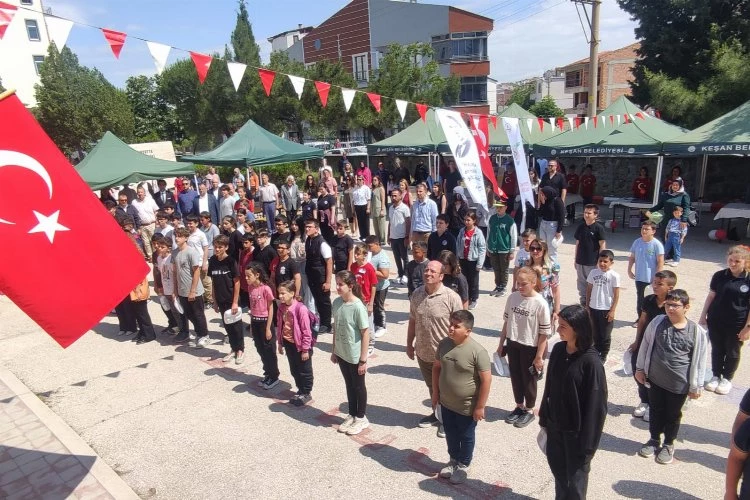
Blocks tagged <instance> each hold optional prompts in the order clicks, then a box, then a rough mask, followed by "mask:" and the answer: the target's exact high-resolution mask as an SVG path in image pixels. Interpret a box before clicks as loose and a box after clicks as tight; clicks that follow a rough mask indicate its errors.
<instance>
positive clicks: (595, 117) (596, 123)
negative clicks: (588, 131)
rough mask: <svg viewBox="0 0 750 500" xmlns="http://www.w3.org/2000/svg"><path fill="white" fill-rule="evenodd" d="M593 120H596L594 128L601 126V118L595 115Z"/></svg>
mask: <svg viewBox="0 0 750 500" xmlns="http://www.w3.org/2000/svg"><path fill="white" fill-rule="evenodd" d="M593 119H594V128H596V126H597V125H598V124H599V117H598V116H596V115H594V116H593Z"/></svg>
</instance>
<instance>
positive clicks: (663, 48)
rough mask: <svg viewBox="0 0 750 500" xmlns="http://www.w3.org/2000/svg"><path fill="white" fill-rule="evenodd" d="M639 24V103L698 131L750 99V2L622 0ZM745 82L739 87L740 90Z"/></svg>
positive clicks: (635, 88)
mask: <svg viewBox="0 0 750 500" xmlns="http://www.w3.org/2000/svg"><path fill="white" fill-rule="evenodd" d="M618 3H619V4H620V7H621V8H622V9H623V10H625V11H626V12H628V13H629V14H630V15H631V16H632V18H633V19H635V20H636V21H638V23H639V26H638V27H637V28H636V30H635V35H636V38H638V40H639V41H640V44H641V46H640V48H639V49H638V56H639V58H638V60H637V61H636V64H635V67H634V68H633V74H634V80H633V81H632V82H631V87H632V91H633V98H634V100H635V101H636V102H637V103H639V104H641V105H651V106H654V107H655V108H657V109H659V110H660V112H661V114H662V116H663V117H664V118H666V119H667V120H670V121H674V122H676V123H678V124H680V125H683V126H686V127H689V128H692V127H695V126H698V125H701V124H703V123H705V122H707V121H709V120H712V119H713V118H716V117H717V116H719V115H721V114H723V113H726V112H727V111H730V110H731V109H733V108H735V107H737V106H738V105H740V104H742V103H744V102H745V101H747V100H748V99H750V91H749V90H748V85H747V84H746V82H747V71H748V67H750V66H749V64H748V63H750V54H749V53H748V51H749V50H750V2H748V1H747V0H618ZM738 84H739V86H738Z"/></svg>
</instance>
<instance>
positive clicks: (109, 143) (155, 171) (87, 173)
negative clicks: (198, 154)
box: [75, 132, 194, 189]
mask: <svg viewBox="0 0 750 500" xmlns="http://www.w3.org/2000/svg"><path fill="white" fill-rule="evenodd" d="M75 168H76V170H77V171H78V173H79V174H80V176H81V177H82V178H83V180H84V181H86V183H87V184H88V185H89V187H91V189H104V188H106V187H110V186H119V185H122V184H129V183H131V182H141V181H146V180H150V179H163V178H165V177H176V176H178V175H192V174H193V173H194V169H193V164H192V163H177V162H175V161H168V160H160V159H158V158H153V157H151V156H148V155H145V154H143V153H140V152H138V151H136V150H135V149H133V148H131V147H130V146H128V145H127V144H125V143H124V142H122V141H121V140H120V139H119V138H118V137H117V136H116V135H115V134H113V133H112V132H107V133H105V134H104V137H102V139H101V140H100V141H99V144H97V145H96V146H94V149H92V150H91V152H90V153H89V154H88V155H87V156H86V158H84V159H83V161H82V162H81V163H79V164H78V165H76V166H75Z"/></svg>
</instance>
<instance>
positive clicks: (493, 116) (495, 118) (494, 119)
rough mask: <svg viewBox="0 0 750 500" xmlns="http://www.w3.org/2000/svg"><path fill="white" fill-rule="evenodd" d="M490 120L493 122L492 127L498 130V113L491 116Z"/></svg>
mask: <svg viewBox="0 0 750 500" xmlns="http://www.w3.org/2000/svg"><path fill="white" fill-rule="evenodd" d="M490 121H491V122H492V128H494V129H495V130H497V116H496V115H492V116H490Z"/></svg>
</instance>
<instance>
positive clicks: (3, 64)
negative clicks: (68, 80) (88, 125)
mask: <svg viewBox="0 0 750 500" xmlns="http://www.w3.org/2000/svg"><path fill="white" fill-rule="evenodd" d="M3 1H4V2H5V3H10V4H12V5H17V6H20V0H3ZM23 7H24V8H23V9H21V8H19V9H18V10H17V11H16V14H15V16H14V17H13V21H12V22H11V23H10V25H9V26H8V29H7V31H6V32H5V36H4V37H3V39H2V41H0V79H1V80H2V83H3V86H4V87H5V88H6V89H11V88H13V89H16V95H18V98H19V99H21V102H23V103H24V104H25V105H26V106H29V107H33V106H36V97H35V95H34V93H35V92H34V85H36V84H37V83H39V75H38V74H37V72H36V67H35V65H34V59H33V56H43V57H44V56H46V55H47V49H48V47H49V38H48V37H47V28H46V24H45V22H44V16H43V15H42V13H41V11H40V8H41V6H40V3H39V0H33V3H32V5H24V6H23ZM28 9H34V11H31V10H28ZM27 19H29V20H35V21H36V23H37V26H38V28H39V41H30V40H29V36H28V33H27V31H26V22H25V21H26V20H27Z"/></svg>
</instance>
